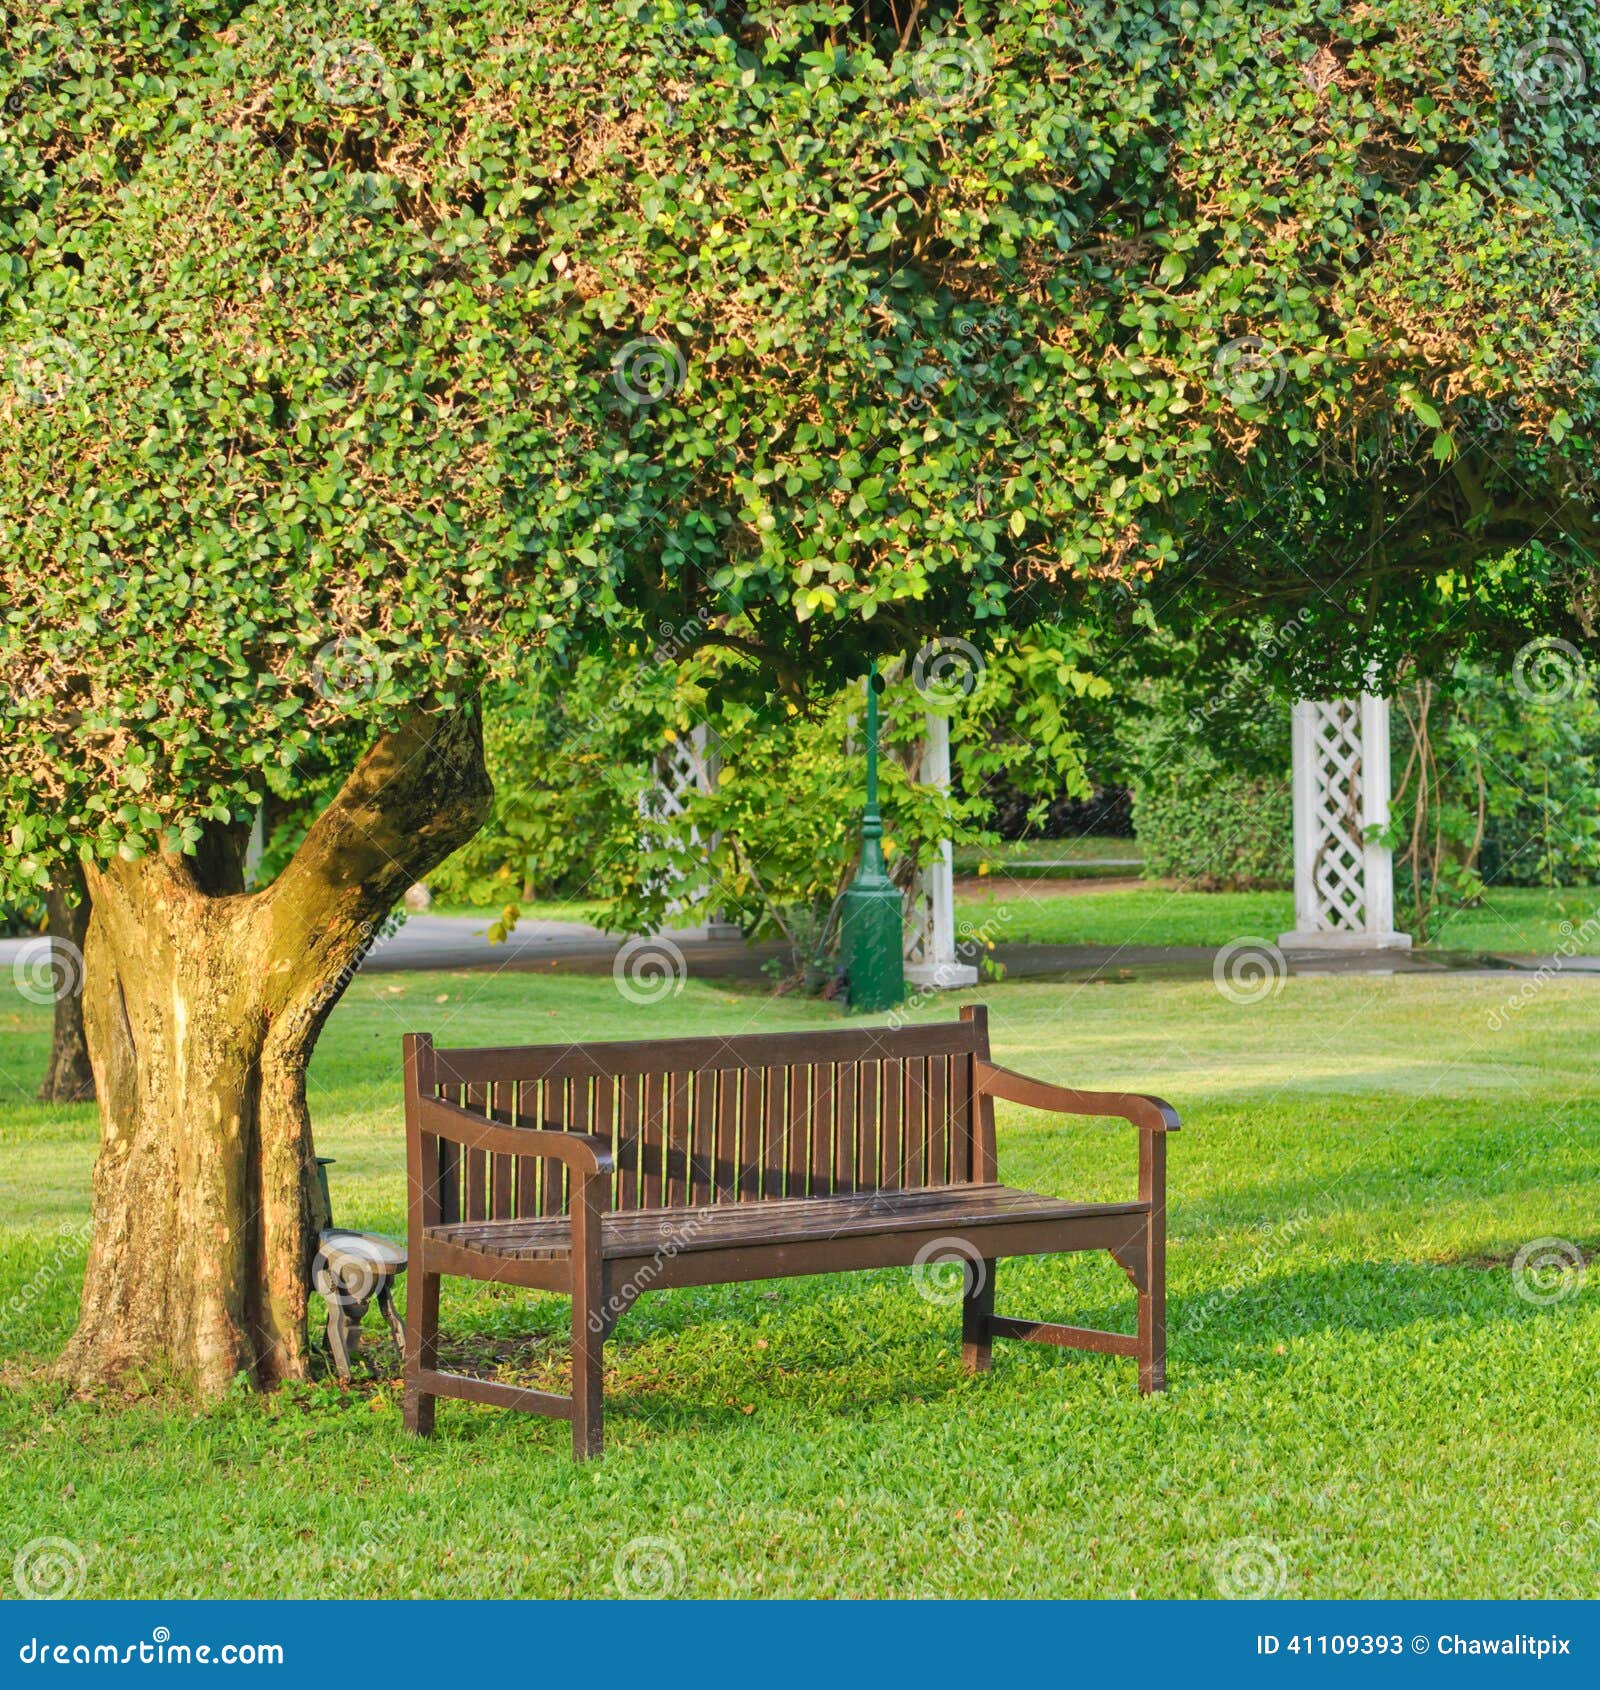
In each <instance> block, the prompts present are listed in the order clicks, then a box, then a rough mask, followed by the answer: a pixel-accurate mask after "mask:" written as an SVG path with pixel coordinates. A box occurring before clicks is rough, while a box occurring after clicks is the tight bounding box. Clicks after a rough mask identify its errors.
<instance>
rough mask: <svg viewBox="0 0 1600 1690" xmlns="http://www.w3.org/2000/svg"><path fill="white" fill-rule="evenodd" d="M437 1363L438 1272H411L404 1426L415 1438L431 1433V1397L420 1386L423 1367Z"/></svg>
mask: <svg viewBox="0 0 1600 1690" xmlns="http://www.w3.org/2000/svg"><path fill="white" fill-rule="evenodd" d="M438 1365H439V1275H438V1274H436V1273H422V1272H418V1273H413V1274H412V1275H411V1284H410V1287H409V1289H408V1290H407V1292H406V1344H405V1378H406V1396H405V1428H406V1430H407V1431H408V1432H415V1433H416V1435H417V1436H418V1437H419V1438H426V1437H429V1436H430V1435H431V1434H432V1432H433V1405H434V1398H433V1397H432V1396H431V1395H430V1394H428V1393H426V1392H424V1391H423V1390H422V1388H421V1376H422V1372H423V1370H424V1369H427V1370H428V1371H429V1372H432V1371H434V1370H435V1369H436V1368H437V1367H438Z"/></svg>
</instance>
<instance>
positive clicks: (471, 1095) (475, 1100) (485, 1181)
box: [462, 1085, 489, 1221]
mask: <svg viewBox="0 0 1600 1690" xmlns="http://www.w3.org/2000/svg"><path fill="white" fill-rule="evenodd" d="M462 1106H463V1107H464V1108H466V1109H470V1110H471V1111H472V1113H473V1114H474V1115H485V1116H486V1115H487V1114H488V1113H489V1088H488V1087H487V1086H484V1085H473V1086H468V1087H467V1088H466V1097H465V1099H464V1100H463V1105H462ZM466 1164H467V1192H466V1202H465V1204H464V1206H463V1214H462V1219H463V1220H469V1221H486V1220H488V1218H489V1201H488V1186H489V1177H488V1176H489V1152H488V1151H487V1150H470V1149H469V1150H468V1151H467V1155H466Z"/></svg>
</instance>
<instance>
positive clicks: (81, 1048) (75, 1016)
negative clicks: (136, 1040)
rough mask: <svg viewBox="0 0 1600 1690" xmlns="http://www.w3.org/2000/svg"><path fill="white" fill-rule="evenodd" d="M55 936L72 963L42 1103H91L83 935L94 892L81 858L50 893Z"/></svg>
mask: <svg viewBox="0 0 1600 1690" xmlns="http://www.w3.org/2000/svg"><path fill="white" fill-rule="evenodd" d="M45 907H46V909H47V911H48V913H49V933H50V938H51V941H52V942H53V943H54V944H55V945H56V946H59V947H68V946H70V947H71V949H70V952H69V955H70V956H71V959H72V960H71V964H70V966H69V967H67V968H64V969H63V970H62V972H61V979H62V981H63V983H64V985H65V988H66V989H65V990H63V991H62V992H61V993H60V995H59V996H58V997H57V998H56V1007H55V1027H54V1029H53V1031H52V1033H51V1037H50V1065H49V1067H48V1068H46V1069H45V1075H44V1080H43V1083H42V1084H41V1085H40V1087H39V1101H40V1102H41V1103H92V1102H93V1101H94V1069H93V1068H92V1067H91V1066H90V1063H89V1046H88V1044H87V1043H86V1042H85V1039H84V1031H83V990H82V987H83V969H82V965H81V959H82V956H83V945H84V938H85V936H86V934H87V932H88V928H89V892H88V888H87V887H86V886H85V885H84V883H83V874H82V872H81V871H80V870H79V869H78V867H77V865H76V864H66V863H64V864H62V865H61V867H60V868H58V869H57V870H56V871H55V875H54V879H53V880H52V882H51V886H50V890H49V891H48V892H46V893H45Z"/></svg>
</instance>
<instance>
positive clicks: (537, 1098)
mask: <svg viewBox="0 0 1600 1690" xmlns="http://www.w3.org/2000/svg"><path fill="white" fill-rule="evenodd" d="M988 1055H989V1035H988V1026H987V1021H986V1017H985V1014H984V1011H983V1008H982V1006H975V1007H973V1008H971V1009H970V1010H964V1011H963V1019H962V1020H961V1021H958V1022H946V1023H943V1024H941V1025H938V1026H916V1027H904V1028H896V1029H887V1028H870V1029H850V1028H846V1029H840V1030H827V1031H819V1032H807V1033H792V1034H782V1035H779V1036H777V1037H773V1036H771V1035H764V1034H763V1035H750V1036H745V1037H735V1038H691V1039H662V1040H658V1041H655V1042H652V1043H647V1044H641V1043H634V1042H629V1043H625V1044H624V1043H619V1044H606V1043H602V1044H587V1045H546V1046H536V1047H530V1048H524V1049H516V1050H497V1049H456V1050H444V1049H436V1048H435V1047H434V1046H433V1044H432V1042H431V1040H429V1039H427V1038H426V1036H424V1035H418V1036H416V1037H415V1039H414V1040H413V1041H411V1042H410V1043H409V1047H408V1062H409V1063H410V1064H411V1065H413V1072H412V1073H411V1074H409V1075H408V1076H407V1077H408V1081H409V1082H410V1084H411V1085H413V1086H414V1087H415V1095H417V1096H419V1097H422V1098H430V1097H432V1098H439V1099H442V1100H443V1101H445V1102H447V1103H452V1104H455V1105H457V1106H459V1107H461V1108H463V1109H466V1110H468V1111H469V1112H471V1113H472V1114H474V1115H479V1116H482V1117H483V1119H484V1120H485V1121H487V1122H494V1123H497V1124H499V1125H501V1126H509V1127H522V1128H532V1129H535V1130H538V1131H542V1132H580V1133H590V1134H594V1135H596V1136H597V1137H599V1138H600V1139H602V1140H604V1141H605V1142H606V1144H607V1145H608V1146H609V1148H610V1150H611V1154H612V1159H613V1162H614V1164H615V1172H614V1173H613V1175H612V1177H611V1192H610V1197H611V1205H610V1206H611V1208H612V1209H613V1210H617V1211H626V1210H638V1209H678V1208H691V1207H700V1206H703V1205H707V1204H724V1203H757V1202H763V1201H773V1200H777V1199H781V1198H792V1197H823V1196H836V1195H846V1194H853V1193H858V1192H871V1191H898V1190H906V1189H912V1188H916V1187H922V1186H933V1185H961V1184H966V1183H969V1182H972V1181H988V1182H992V1181H993V1180H994V1178H995V1171H994V1115H993V1104H992V1101H991V1100H990V1099H989V1098H988V1097H987V1096H985V1095H981V1094H980V1088H979V1085H978V1083H977V1082H978V1073H979V1065H980V1064H981V1063H985V1062H987V1060H988ZM408 1089H410V1088H409V1087H408ZM422 1141H423V1142H422V1145H421V1150H422V1167H423V1168H424V1170H426V1171H427V1172H428V1173H432V1174H434V1176H435V1177H434V1178H433V1179H431V1180H425V1183H426V1184H427V1185H428V1186H429V1187H431V1189H429V1190H427V1191H426V1192H425V1193H424V1197H425V1207H426V1208H427V1210H428V1211H429V1215H428V1220H429V1221H430V1222H451V1221H477V1220H512V1219H517V1218H526V1217H534V1216H541V1215H560V1214H565V1213H566V1212H567V1211H568V1205H569V1203H570V1201H571V1195H572V1191H571V1186H572V1179H571V1174H570V1172H569V1170H568V1168H567V1166H566V1165H565V1164H564V1163H563V1162H561V1161H559V1160H556V1159H554V1158H552V1157H547V1156H516V1155H512V1154H509V1153H506V1152H502V1151H497V1150H491V1149H487V1148H483V1149H474V1148H471V1147H466V1146H462V1145H459V1144H456V1143H453V1142H452V1141H451V1140H449V1139H446V1138H442V1137H439V1136H437V1135H436V1134H432V1133H428V1132H426V1130H424V1131H423V1132H422Z"/></svg>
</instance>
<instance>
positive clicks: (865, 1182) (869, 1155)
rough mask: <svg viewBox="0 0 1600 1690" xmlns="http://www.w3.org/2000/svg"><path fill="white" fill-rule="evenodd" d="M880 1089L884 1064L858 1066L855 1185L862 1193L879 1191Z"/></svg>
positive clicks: (870, 1063)
mask: <svg viewBox="0 0 1600 1690" xmlns="http://www.w3.org/2000/svg"><path fill="white" fill-rule="evenodd" d="M882 1090H883V1064H882V1063H881V1062H875V1061H867V1062H863V1063H862V1064H861V1077H860V1091H861V1097H860V1107H859V1108H858V1109H857V1111H856V1186H857V1189H858V1190H861V1191H876V1190H877V1189H878V1121H879V1115H880V1098H881V1095H882Z"/></svg>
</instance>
